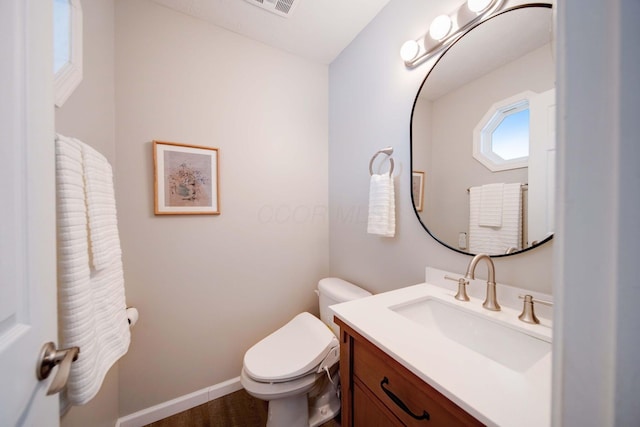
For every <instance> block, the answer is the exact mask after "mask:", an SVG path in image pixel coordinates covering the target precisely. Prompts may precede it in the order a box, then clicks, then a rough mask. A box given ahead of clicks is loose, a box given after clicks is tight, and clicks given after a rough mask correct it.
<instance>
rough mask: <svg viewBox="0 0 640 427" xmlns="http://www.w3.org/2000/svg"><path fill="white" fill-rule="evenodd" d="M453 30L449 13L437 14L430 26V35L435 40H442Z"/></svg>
mask: <svg viewBox="0 0 640 427" xmlns="http://www.w3.org/2000/svg"><path fill="white" fill-rule="evenodd" d="M450 30H451V18H449V15H440V16H437V17H436V18H435V19H434V20H433V21H432V22H431V25H430V26H429V36H431V38H432V39H434V40H442V39H443V38H445V37H446V36H447V34H449V31H450Z"/></svg>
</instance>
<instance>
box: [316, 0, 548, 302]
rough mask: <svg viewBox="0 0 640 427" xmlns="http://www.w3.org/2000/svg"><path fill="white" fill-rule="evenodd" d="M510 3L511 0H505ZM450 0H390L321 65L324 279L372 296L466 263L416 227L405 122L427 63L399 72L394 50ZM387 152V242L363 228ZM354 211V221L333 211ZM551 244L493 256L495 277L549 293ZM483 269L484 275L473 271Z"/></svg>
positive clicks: (446, 8) (446, 10) (447, 9)
mask: <svg viewBox="0 0 640 427" xmlns="http://www.w3.org/2000/svg"><path fill="white" fill-rule="evenodd" d="M510 3H513V2H510ZM458 6H459V2H457V1H453V0H451V1H449V0H446V1H445V0H443V1H441V2H438V4H437V5H435V4H434V3H428V2H424V1H422V0H403V1H395V0H393V1H391V2H390V3H389V4H388V5H387V6H386V7H385V8H384V9H383V10H382V12H381V13H380V14H379V15H378V16H377V17H376V18H375V19H374V20H373V22H372V23H371V24H370V25H369V26H368V27H367V28H366V29H365V30H364V31H363V32H361V33H360V34H359V36H358V37H357V38H356V39H355V40H354V41H353V42H352V43H351V44H350V45H349V46H348V47H347V48H346V49H345V50H344V51H343V52H342V54H341V55H340V56H339V57H338V58H337V59H336V60H335V61H334V62H333V63H332V64H331V65H330V67H329V99H330V105H329V111H330V115H329V129H330V134H329V164H330V170H329V194H330V199H329V202H330V207H331V211H332V212H333V213H335V215H334V216H332V221H331V226H330V262H331V274H332V275H337V276H341V277H343V278H345V279H347V280H351V281H353V282H355V283H358V284H360V285H361V286H363V287H366V288H368V289H369V290H371V291H375V292H379V291H385V290H390V289H395V288H399V287H402V286H405V285H409V284H415V283H420V282H422V281H424V267H425V266H427V265H430V266H434V267H438V268H442V269H445V270H450V271H458V272H464V271H465V269H466V266H467V264H468V262H469V260H470V258H469V257H468V256H465V255H461V254H458V253H455V252H453V251H451V250H449V249H447V248H445V247H443V246H441V245H440V244H439V243H437V242H436V241H435V240H434V239H433V238H432V237H430V236H429V235H428V234H427V233H426V232H425V231H424V229H423V228H422V226H421V225H420V223H419V221H418V219H417V217H416V215H415V213H414V210H413V207H412V204H411V194H410V175H411V171H410V169H411V165H410V162H409V159H410V153H409V138H410V132H409V127H410V117H411V109H412V106H413V101H414V99H415V95H416V93H417V91H418V89H419V87H420V84H421V83H422V81H423V79H424V77H425V76H426V74H427V72H428V70H429V68H430V67H431V66H432V63H433V61H429V62H426V63H423V64H422V65H420V66H419V67H417V68H414V69H407V68H406V67H405V66H404V64H403V62H402V61H401V60H400V57H399V49H400V46H402V44H403V43H404V42H405V41H406V40H409V39H415V38H416V37H419V36H420V35H421V34H424V33H425V31H427V27H428V23H429V22H430V21H431V20H432V19H433V18H435V17H436V16H437V15H439V14H442V13H449V12H450V11H452V10H455V8H456V7H458ZM388 145H391V146H393V147H394V149H395V152H394V158H395V161H396V171H397V174H396V224H397V230H396V237H394V238H391V239H390V238H383V237H378V236H373V235H369V234H367V232H366V212H367V204H368V183H369V172H368V167H367V165H368V162H369V159H370V158H371V156H372V155H373V154H374V153H375V152H376V151H377V150H379V149H380V148H382V147H385V146H388ZM345 211H351V212H361V213H362V214H361V215H360V216H357V217H346V216H344V215H343V216H341V215H339V213H341V212H345ZM552 249H553V242H552V243H547V244H545V245H544V246H543V247H541V248H537V249H535V250H533V251H530V252H526V253H523V254H519V255H515V256H510V257H507V258H499V259H496V261H495V264H496V270H497V271H496V275H497V280H498V281H499V282H502V283H508V284H512V285H515V286H518V287H522V288H527V289H532V290H536V291H540V292H547V293H551V291H552V290H551V279H552V273H551V271H552V269H551V263H552ZM482 273H484V271H483V272H482Z"/></svg>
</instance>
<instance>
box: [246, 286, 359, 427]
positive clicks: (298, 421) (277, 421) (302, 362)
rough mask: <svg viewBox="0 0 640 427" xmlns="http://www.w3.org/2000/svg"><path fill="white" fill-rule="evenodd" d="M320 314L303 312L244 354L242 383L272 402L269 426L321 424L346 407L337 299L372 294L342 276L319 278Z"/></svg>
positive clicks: (313, 426) (251, 391)
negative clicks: (342, 392)
mask: <svg viewBox="0 0 640 427" xmlns="http://www.w3.org/2000/svg"><path fill="white" fill-rule="evenodd" d="M317 294H318V297H319V305H320V318H321V319H322V320H321V319H318V318H317V317H315V316H314V315H312V314H310V313H306V312H304V313H300V314H298V315H297V316H295V317H294V318H293V319H291V320H290V321H289V322H288V323H287V324H286V325H284V326H282V327H281V328H280V329H278V330H276V331H275V332H273V333H272V334H270V335H269V336H267V337H266V338H264V339H262V340H261V341H260V342H258V343H257V344H255V345H254V346H253V347H251V348H250V349H249V350H247V352H246V353H245V355H244V361H243V367H242V372H241V373H240V382H241V384H242V386H243V387H244V388H245V390H246V391H247V392H248V393H249V394H250V395H252V396H254V397H256V398H258V399H261V400H266V401H268V402H269V412H268V418H267V427H316V426H318V425H320V424H322V423H324V422H325V421H328V420H330V419H332V418H334V417H335V416H336V415H337V414H338V412H339V411H340V398H339V393H338V390H339V387H338V383H339V372H338V361H339V359H340V343H339V341H338V339H337V334H338V333H339V329H338V326H337V325H336V324H335V323H334V322H333V313H332V311H331V310H330V309H329V306H330V305H332V304H337V303H340V302H346V301H351V300H354V299H357V298H363V297H366V296H369V295H371V293H369V292H367V291H365V290H364V289H362V288H359V287H357V286H356V285H354V284H352V283H349V282H346V281H344V280H342V279H338V278H326V279H322V280H320V282H319V283H318V290H317Z"/></svg>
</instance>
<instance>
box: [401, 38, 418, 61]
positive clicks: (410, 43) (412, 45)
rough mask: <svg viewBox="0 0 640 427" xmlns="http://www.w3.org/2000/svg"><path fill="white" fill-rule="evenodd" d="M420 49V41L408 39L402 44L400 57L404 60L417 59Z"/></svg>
mask: <svg viewBox="0 0 640 427" xmlns="http://www.w3.org/2000/svg"><path fill="white" fill-rule="evenodd" d="M419 51H420V46H419V45H418V42H417V41H415V40H407V41H406V42H404V43H403V44H402V47H401V48H400V57H401V58H402V60H403V61H404V62H409V61H411V60H413V59H415V57H416V56H418V52H419Z"/></svg>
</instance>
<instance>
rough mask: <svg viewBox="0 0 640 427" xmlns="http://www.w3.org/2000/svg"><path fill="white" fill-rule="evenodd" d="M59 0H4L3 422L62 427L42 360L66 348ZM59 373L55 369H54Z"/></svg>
mask: <svg viewBox="0 0 640 427" xmlns="http://www.w3.org/2000/svg"><path fill="white" fill-rule="evenodd" d="M52 5H53V2H52V1H51V0H2V1H1V2H0V58H1V59H0V88H1V89H0V130H1V133H0V138H1V139H0V426H3V427H4V426H14V425H17V426H38V427H39V426H43V427H49V426H57V425H58V424H59V416H58V411H59V409H58V396H57V395H53V396H48V397H47V396H46V392H47V389H48V385H49V383H50V382H51V380H52V378H53V377H54V375H51V376H50V378H49V379H48V380H45V381H38V380H37V378H36V364H37V359H38V356H39V353H40V349H41V347H42V345H43V344H44V343H45V342H48V341H54V342H57V320H56V253H55V250H56V249H55V238H56V236H55V164H54V159H55V158H54V110H53V105H54V101H53V63H52V58H53V54H52V49H53V42H52V36H51V35H52V34H53V32H52V21H53V19H52ZM54 374H55V372H54Z"/></svg>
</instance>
